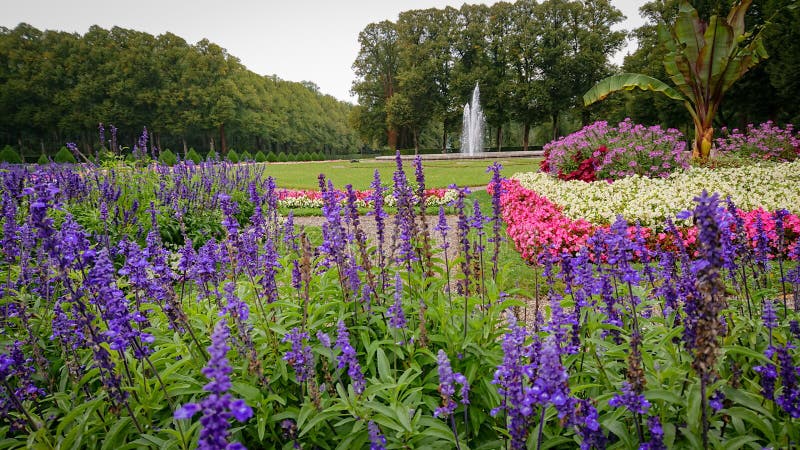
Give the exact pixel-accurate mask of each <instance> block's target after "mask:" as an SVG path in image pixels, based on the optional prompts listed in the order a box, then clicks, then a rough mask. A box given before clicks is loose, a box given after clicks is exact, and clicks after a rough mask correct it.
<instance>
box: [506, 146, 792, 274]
mask: <svg viewBox="0 0 800 450" xmlns="http://www.w3.org/2000/svg"><path fill="white" fill-rule="evenodd" d="M798 185H800V161H795V162H792V163H784V164H777V165H775V164H768V165H758V166H748V167H740V168H731V169H716V170H711V169H702V168H693V169H691V170H688V171H685V172H678V173H674V174H672V175H671V176H669V177H668V178H663V179H659V178H655V179H651V178H645V177H637V176H634V177H628V178H624V179H622V180H618V181H616V182H615V183H612V184H609V183H606V182H593V183H584V182H581V181H566V182H565V181H561V180H557V179H554V178H553V177H551V176H549V175H547V174H544V173H525V174H517V175H515V176H514V181H513V182H509V183H508V187H507V192H506V193H505V194H504V197H503V198H504V213H503V217H504V220H505V221H506V222H507V223H508V230H509V236H510V237H511V239H512V240H513V241H514V242H515V244H516V246H517V249H518V250H519V251H520V252H521V253H522V254H523V256H524V257H525V258H527V259H530V258H532V257H534V256H535V254H536V253H537V252H539V251H541V250H542V249H543V248H551V251H556V252H559V251H561V250H566V251H570V252H574V251H575V250H576V249H577V246H578V245H580V244H581V243H582V242H584V241H585V240H586V236H587V235H589V234H591V233H592V229H594V228H601V227H608V226H609V225H610V224H612V223H613V222H614V221H615V220H616V219H617V217H618V216H622V217H624V218H625V219H626V220H628V221H629V222H630V223H636V222H638V223H639V224H640V225H641V226H642V227H644V228H646V229H647V231H646V233H647V235H648V237H649V238H650V240H651V241H664V240H669V239H671V236H670V235H669V234H668V233H665V229H666V219H667V218H671V217H674V216H675V215H676V214H677V213H678V212H680V211H684V210H687V209H689V208H690V207H691V205H692V203H693V198H694V197H695V196H696V195H697V194H696V193H697V192H702V191H703V190H706V191H708V192H718V193H720V194H721V195H722V196H723V197H728V196H730V198H731V200H732V202H733V204H734V205H736V207H737V208H738V209H739V211H740V216H741V217H742V218H743V219H744V223H745V227H746V230H747V232H748V236H750V237H753V236H754V235H755V232H756V220H757V218H760V220H761V222H762V226H763V227H764V228H765V229H766V230H770V229H772V228H773V227H774V220H773V219H772V218H771V214H770V213H768V211H776V210H780V209H785V210H787V211H788V212H789V213H791V214H790V215H789V216H788V217H787V218H786V220H785V223H786V229H787V232H788V236H789V238H790V239H791V241H792V242H794V241H795V240H796V239H797V236H798V234H800V219H798V217H797V215H798V213H800V190H798V188H797V186H798ZM542 205H546V207H544V209H543V211H548V213H547V214H542V213H538V212H536V211H537V210H538V209H540V208H542V207H543V206H542ZM675 224H676V226H678V227H679V228H683V229H687V228H690V226H691V223H690V222H689V221H688V220H685V219H683V220H682V219H675ZM685 233H686V235H685V236H684V237H685V238H686V239H687V243H689V244H691V243H692V235H693V232H691V231H686V232H685ZM773 243H774V240H773Z"/></svg>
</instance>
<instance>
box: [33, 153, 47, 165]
mask: <svg viewBox="0 0 800 450" xmlns="http://www.w3.org/2000/svg"><path fill="white" fill-rule="evenodd" d="M36 164H50V158H48V157H47V155H45V154H44V153H42V155H41V156H39V159H37V160H36Z"/></svg>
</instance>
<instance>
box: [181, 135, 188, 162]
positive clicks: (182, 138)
mask: <svg viewBox="0 0 800 450" xmlns="http://www.w3.org/2000/svg"><path fill="white" fill-rule="evenodd" d="M181 142H183V157H184V158H186V154H187V153H189V148H188V147H187V146H186V136H181Z"/></svg>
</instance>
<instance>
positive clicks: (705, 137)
mask: <svg viewBox="0 0 800 450" xmlns="http://www.w3.org/2000/svg"><path fill="white" fill-rule="evenodd" d="M713 142H714V128H713V127H711V126H710V125H706V124H695V128H694V142H693V143H692V158H693V159H699V160H700V161H708V157H709V156H710V155H711V146H712V143H713Z"/></svg>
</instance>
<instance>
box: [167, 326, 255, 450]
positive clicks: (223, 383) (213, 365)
mask: <svg viewBox="0 0 800 450" xmlns="http://www.w3.org/2000/svg"><path fill="white" fill-rule="evenodd" d="M229 337H230V331H229V330H228V326H227V324H226V323H225V321H224V320H220V321H219V322H217V325H216V327H214V333H213V334H212V335H211V345H210V346H209V347H208V353H209V355H210V357H209V360H208V363H207V364H206V366H205V367H204V368H203V375H205V376H206V378H208V379H209V382H208V384H206V385H205V386H203V390H205V391H206V392H209V393H210V394H209V395H208V396H207V397H206V398H204V399H203V400H202V401H201V402H200V403H187V404H185V405H183V406H182V407H180V408H178V409H177V410H176V411H175V418H176V419H190V418H192V417H193V416H194V415H195V414H197V413H198V412H200V411H203V417H202V418H201V419H200V424H201V425H202V429H201V430H200V439H199V440H198V442H197V448H198V449H203V450H217V449H229V448H244V446H242V445H241V444H240V443H230V442H229V431H228V428H229V427H230V423H229V422H228V419H230V418H234V419H236V420H237V421H239V422H245V421H247V419H249V418H250V417H251V416H252V415H253V410H252V409H251V408H250V407H249V406H248V405H247V403H245V401H244V400H241V399H235V398H233V396H232V395H231V394H229V393H228V390H229V389H230V388H231V381H230V377H229V375H230V373H231V372H232V371H233V370H232V369H231V367H230V365H229V363H228V359H227V353H228V350H230V348H229V347H228V345H227V340H228V338H229Z"/></svg>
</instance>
